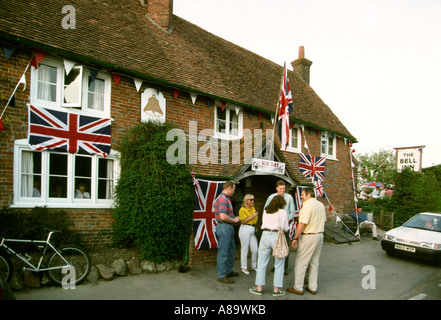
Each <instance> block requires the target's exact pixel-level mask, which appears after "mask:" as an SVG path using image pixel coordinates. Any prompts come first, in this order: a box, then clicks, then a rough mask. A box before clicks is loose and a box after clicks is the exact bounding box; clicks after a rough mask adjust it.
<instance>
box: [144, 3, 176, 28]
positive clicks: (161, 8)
mask: <svg viewBox="0 0 441 320" xmlns="http://www.w3.org/2000/svg"><path fill="white" fill-rule="evenodd" d="M140 2H141V4H142V5H143V6H145V5H146V3H147V16H148V18H149V19H150V20H151V21H152V22H153V23H155V24H156V25H157V26H159V27H161V28H162V29H165V30H166V31H167V32H171V31H172V30H173V21H172V18H173V0H140Z"/></svg>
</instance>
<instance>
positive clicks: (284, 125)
mask: <svg viewBox="0 0 441 320" xmlns="http://www.w3.org/2000/svg"><path fill="white" fill-rule="evenodd" d="M293 109H294V105H293V102H292V94H291V87H290V85H289V78H288V70H287V69H286V63H285V66H284V68H283V76H282V87H281V90H280V109H279V119H278V123H277V133H278V134H279V137H280V142H281V145H282V147H281V149H282V150H286V147H287V146H288V143H289V129H290V128H289V115H290V113H291V112H292V111H293Z"/></svg>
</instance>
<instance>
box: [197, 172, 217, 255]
mask: <svg viewBox="0 0 441 320" xmlns="http://www.w3.org/2000/svg"><path fill="white" fill-rule="evenodd" d="M195 180H196V184H195V193H196V199H195V208H194V211H193V234H194V244H195V248H196V249H197V250H200V249H214V248H217V239H216V226H217V222H216V219H215V218H214V208H213V204H214V200H216V198H217V197H218V196H219V195H220V194H221V193H222V187H223V185H224V182H225V181H222V182H217V181H207V180H201V179H195Z"/></svg>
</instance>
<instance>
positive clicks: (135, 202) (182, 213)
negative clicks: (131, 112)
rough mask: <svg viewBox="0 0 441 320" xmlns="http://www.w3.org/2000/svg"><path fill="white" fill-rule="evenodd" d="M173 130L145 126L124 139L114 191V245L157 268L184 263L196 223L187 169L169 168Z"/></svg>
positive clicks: (180, 166) (168, 126) (148, 123)
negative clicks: (168, 136) (130, 249)
mask: <svg viewBox="0 0 441 320" xmlns="http://www.w3.org/2000/svg"><path fill="white" fill-rule="evenodd" d="M172 128H174V127H173V125H171V124H169V123H165V124H158V123H154V122H147V123H141V124H138V125H136V126H134V127H133V128H131V130H130V131H129V132H128V133H127V134H126V135H125V136H124V137H123V139H122V141H121V145H120V150H119V151H120V154H121V175H120V178H119V180H118V184H117V185H116V188H115V193H116V195H115V206H116V207H115V211H114V218H115V224H114V227H113V230H114V240H115V242H116V244H117V245H119V246H123V247H128V246H135V247H137V248H139V249H140V251H141V256H142V258H144V259H147V260H150V261H153V262H163V261H169V260H173V259H176V258H180V257H182V255H183V253H184V251H185V247H186V245H187V241H188V236H189V233H190V232H191V227H192V221H193V206H194V189H193V184H192V181H193V180H192V178H191V174H190V168H189V166H188V165H187V164H173V165H172V164H169V163H168V162H167V159H166V152H167V149H168V147H169V146H170V145H171V144H172V142H170V141H167V140H166V134H167V132H168V131H169V130H171V129H172Z"/></svg>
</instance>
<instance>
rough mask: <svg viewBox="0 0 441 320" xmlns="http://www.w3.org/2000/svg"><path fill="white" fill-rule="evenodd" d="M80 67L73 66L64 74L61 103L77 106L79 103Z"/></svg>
mask: <svg viewBox="0 0 441 320" xmlns="http://www.w3.org/2000/svg"><path fill="white" fill-rule="evenodd" d="M81 76H82V75H81V68H73V69H72V70H71V71H70V72H69V74H68V75H65V76H64V93H63V97H64V99H63V103H65V104H74V105H76V106H79V105H80V104H81V103H80V102H81Z"/></svg>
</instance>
